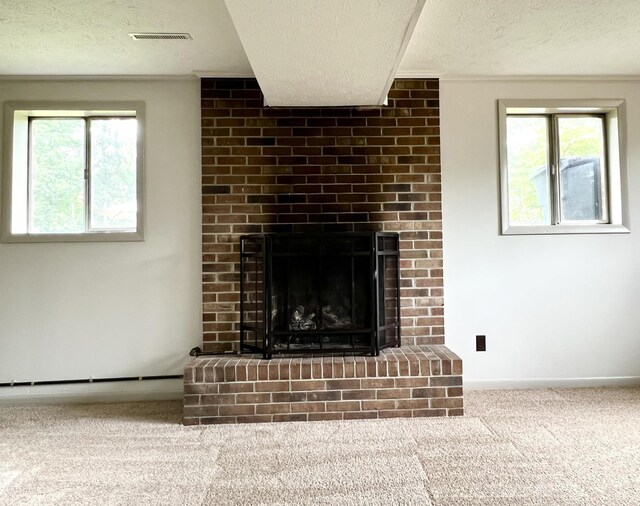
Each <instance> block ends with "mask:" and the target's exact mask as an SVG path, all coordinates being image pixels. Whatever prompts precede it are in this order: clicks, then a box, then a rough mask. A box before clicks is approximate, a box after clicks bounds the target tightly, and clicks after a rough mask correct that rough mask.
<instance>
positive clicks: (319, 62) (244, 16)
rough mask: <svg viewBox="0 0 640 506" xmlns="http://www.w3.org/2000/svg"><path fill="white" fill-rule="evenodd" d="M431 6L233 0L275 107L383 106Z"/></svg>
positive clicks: (230, 4)
mask: <svg viewBox="0 0 640 506" xmlns="http://www.w3.org/2000/svg"><path fill="white" fill-rule="evenodd" d="M424 4H425V0H394V1H393V2H388V1H380V0H356V1H350V2H345V1H344V0H313V1H308V2H300V1H299V0H270V1H263V0H260V1H256V0H226V5H227V9H228V10H229V13H230V15H231V18H232V20H233V23H234V25H235V28H236V31H237V33H238V35H239V37H240V40H241V42H242V45H243V47H244V49H245V52H246V54H247V57H248V59H249V62H250V63H251V67H252V69H253V72H254V74H255V76H256V78H257V80H258V82H259V84H260V88H261V89H262V92H263V94H264V97H265V105H268V106H372V105H382V104H384V103H385V101H386V96H387V92H388V91H389V87H390V86H391V83H392V81H393V79H394V78H395V76H396V72H397V70H398V67H399V65H400V62H401V60H402V57H403V55H404V52H405V49H406V47H407V45H408V43H409V39H410V38H411V35H412V33H413V30H414V28H415V26H416V23H417V21H418V18H419V16H420V13H421V11H422V8H423V7H424Z"/></svg>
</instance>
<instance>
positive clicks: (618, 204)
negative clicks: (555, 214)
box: [498, 99, 629, 235]
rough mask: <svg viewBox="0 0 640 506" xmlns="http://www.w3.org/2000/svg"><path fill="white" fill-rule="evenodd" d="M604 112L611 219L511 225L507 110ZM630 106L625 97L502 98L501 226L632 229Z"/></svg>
mask: <svg viewBox="0 0 640 506" xmlns="http://www.w3.org/2000/svg"><path fill="white" fill-rule="evenodd" d="M561 113H587V114H588V113H597V114H604V115H605V121H606V128H607V153H608V159H607V160H608V170H607V177H608V180H607V184H608V194H607V199H608V202H609V222H608V223H585V224H562V223H561V224H558V225H518V226H515V225H510V224H509V189H508V164H507V114H561ZM625 125H626V106H625V101H624V100H622V99H610V100H606V99H593V100H583V99H568V100H562V99H554V100H546V99H533V100H517V99H516V100H498V129H499V144H500V197H501V199H500V200H501V230H502V234H503V235H529V234H538V235H552V234H620V233H629V212H628V197H627V184H628V176H627V156H626V152H627V149H626V146H627V143H626V130H625Z"/></svg>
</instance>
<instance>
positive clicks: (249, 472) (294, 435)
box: [0, 388, 640, 506]
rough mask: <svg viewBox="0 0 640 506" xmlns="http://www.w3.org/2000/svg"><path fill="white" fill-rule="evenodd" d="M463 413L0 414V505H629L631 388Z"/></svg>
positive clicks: (638, 443)
mask: <svg viewBox="0 0 640 506" xmlns="http://www.w3.org/2000/svg"><path fill="white" fill-rule="evenodd" d="M465 403H466V413H467V414H466V416H464V417H459V418H449V419H447V418H437V419H433V418H432V419H394V420H372V421H350V422H302V423H276V424H250V425H235V426H228V425H226V426H207V427H183V426H182V425H180V417H181V404H180V403H179V402H147V403H123V404H85V405H80V404H76V405H61V406H0V504H1V505H10V506H16V505H75V504H88V505H201V504H202V505H236V504H248V505H253V504H282V505H285V504H286V505H305V504H309V505H311V504H313V505H316V504H319V505H323V504H346V505H351V504H354V505H356V504H362V505H393V504H416V505H433V506H449V505H451V506H453V505H460V506H462V505H474V506H475V505H478V506H481V505H482V506H501V505H613V506H623V505H633V506H638V505H640V388H585V389H545V390H500V391H468V392H466V393H465Z"/></svg>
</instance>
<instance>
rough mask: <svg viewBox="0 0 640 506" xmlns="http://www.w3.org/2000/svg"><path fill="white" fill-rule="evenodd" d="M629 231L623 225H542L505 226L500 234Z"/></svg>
mask: <svg viewBox="0 0 640 506" xmlns="http://www.w3.org/2000/svg"><path fill="white" fill-rule="evenodd" d="M630 232H631V231H630V230H629V229H628V228H627V227H626V226H624V225H617V224H606V225H542V226H507V227H504V228H503V229H502V235H562V234H629V233H630Z"/></svg>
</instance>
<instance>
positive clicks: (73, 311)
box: [0, 79, 202, 390]
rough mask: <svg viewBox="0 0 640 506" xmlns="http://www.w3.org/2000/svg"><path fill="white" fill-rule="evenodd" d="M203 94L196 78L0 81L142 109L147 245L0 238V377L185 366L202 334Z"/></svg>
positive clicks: (11, 96)
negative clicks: (140, 105) (134, 103)
mask: <svg viewBox="0 0 640 506" xmlns="http://www.w3.org/2000/svg"><path fill="white" fill-rule="evenodd" d="M199 94H200V88H199V82H198V80H197V79H175V80H147V81H136V80H129V81H72V80H69V81H30V80H29V81H22V82H16V81H0V102H4V101H15V100H66V101H73V100H83V101H84V100H86V101H90V100H112V101H120V100H122V101H127V100H142V101H144V102H145V104H146V129H145V193H146V227H145V240H144V241H143V242H132V243H127V242H118V243H77V244H73V243H59V244H0V383H2V382H8V381H11V380H15V381H40V380H62V379H76V378H88V377H90V376H94V377H121V376H147V375H165V374H181V373H182V368H183V365H184V363H185V362H186V360H187V359H188V352H189V350H190V348H191V347H193V346H195V345H196V344H198V343H200V342H201V339H202V338H201V307H200V293H201V290H200V244H201V236H200V223H201V217H200V102H199ZM0 138H2V137H1V136H0ZM114 389H115V390H118V387H117V386H114Z"/></svg>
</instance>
